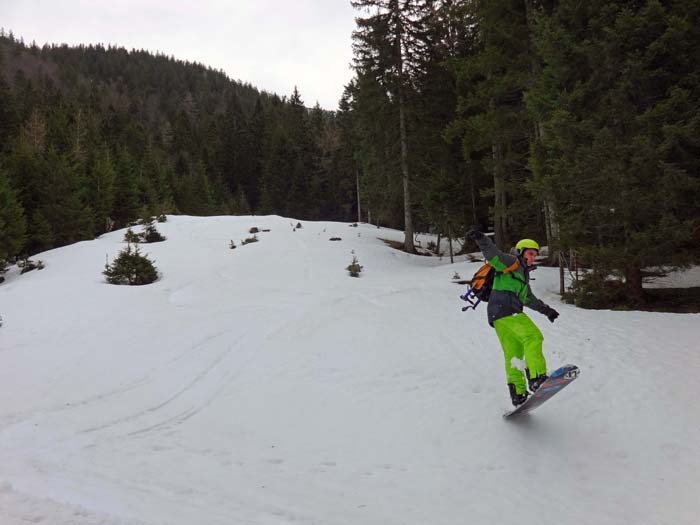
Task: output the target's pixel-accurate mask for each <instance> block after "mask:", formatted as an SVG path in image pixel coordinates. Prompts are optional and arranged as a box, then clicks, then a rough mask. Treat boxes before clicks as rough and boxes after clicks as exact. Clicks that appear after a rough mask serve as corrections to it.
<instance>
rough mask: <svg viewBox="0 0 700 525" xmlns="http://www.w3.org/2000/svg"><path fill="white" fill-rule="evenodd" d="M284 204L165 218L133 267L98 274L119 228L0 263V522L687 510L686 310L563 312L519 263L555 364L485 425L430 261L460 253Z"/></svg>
mask: <svg viewBox="0 0 700 525" xmlns="http://www.w3.org/2000/svg"><path fill="white" fill-rule="evenodd" d="M296 222H297V221H296V220H292V219H285V218H281V217H211V218H193V217H170V218H169V220H168V222H167V223H164V224H159V225H158V227H159V230H160V231H161V232H162V233H163V234H164V235H166V236H167V237H168V240H167V241H166V242H164V243H159V244H151V245H145V246H143V247H142V250H143V251H144V252H145V253H147V254H149V255H150V257H151V258H153V259H155V261H156V265H157V267H158V269H159V271H160V272H161V273H162V277H161V279H160V280H159V281H158V282H156V283H154V284H152V285H149V286H143V287H127V286H112V285H108V284H106V283H105V282H104V280H103V277H102V275H101V271H102V270H103V268H104V264H105V258H106V256H109V258H110V260H111V259H112V258H113V257H114V256H115V255H116V254H117V253H118V251H119V250H120V249H121V248H122V247H123V246H124V245H123V243H122V242H121V241H122V239H123V236H124V230H122V231H117V232H113V233H110V234H107V235H104V236H102V237H101V238H100V239H97V240H95V241H90V242H82V243H79V244H75V245H72V246H68V247H64V248H61V249H56V250H52V251H49V252H46V253H43V254H41V255H39V256H37V258H40V259H42V260H43V261H44V263H45V264H46V269H44V270H41V271H34V272H31V273H28V274H25V275H22V276H20V275H18V273H17V270H16V269H14V270H12V271H10V272H9V273H8V275H7V277H8V280H7V281H6V282H5V283H4V284H3V285H2V286H0V314H1V315H2V316H3V326H2V328H0V395H1V397H0V399H1V403H0V524H2V525H15V524H24V523H27V522H30V523H49V524H57V525H65V524H77V525H86V524H127V525H132V524H166V523H167V524H260V525H280V524H291V523H294V524H320V525H326V524H333V525H335V524H338V525H345V524H347V525H357V524H382V525H393V524H396V525H404V524H421V525H423V524H426V525H440V524H463V523H473V524H506V523H519V524H526V525H527V524H540V523H548V522H549V521H548V520H549V518H548V517H551V516H552V515H555V516H556V522H557V523H561V524H588V523H595V524H597V525H605V524H611V525H612V524H614V525H619V524H635V525H637V524H669V523H673V524H697V523H699V522H700V498H698V494H700V454H699V451H700V450H699V445H698V436H700V408H699V407H698V393H699V392H700V390H699V386H698V379H697V378H698V377H700V352H698V341H699V340H700V322H699V321H700V316H698V315H697V314H661V313H648V312H614V311H586V310H580V309H577V308H574V307H572V306H569V305H565V304H562V303H561V302H560V301H559V298H558V296H557V295H556V291H557V289H558V272H557V270H556V269H550V268H540V269H538V270H537V272H536V273H535V275H534V276H535V278H536V281H535V282H534V283H533V288H534V290H535V293H536V294H538V295H539V296H540V297H541V298H542V299H544V300H545V301H546V302H548V303H550V304H552V305H553V306H555V307H556V308H557V309H558V310H559V311H560V313H561V317H560V318H559V319H558V320H557V322H556V323H555V324H550V323H549V322H548V321H547V320H546V319H545V318H544V317H543V316H541V315H538V314H537V313H535V312H532V317H533V319H534V320H535V322H536V323H537V324H538V325H539V326H540V327H541V329H542V331H543V333H544V335H545V355H546V357H547V358H548V363H549V367H550V369H554V368H556V367H558V366H559V365H562V364H565V363H574V364H577V365H578V366H579V367H580V368H581V376H580V377H579V379H578V380H577V381H576V382H575V383H574V384H573V385H571V386H570V387H569V388H567V389H566V390H564V391H563V392H562V393H560V394H559V395H558V396H557V397H556V398H554V399H552V400H551V401H549V402H548V403H547V404H545V405H543V406H542V407H540V408H538V409H537V410H536V411H535V412H534V413H533V414H531V415H529V416H524V417H522V418H520V419H516V420H512V421H506V420H504V419H503V418H502V417H501V414H502V413H503V412H504V411H505V410H507V409H508V408H509V399H508V394H507V388H506V386H505V377H504V371H503V357H502V353H501V350H500V347H499V344H498V341H497V339H496V336H495V333H494V332H493V330H492V329H491V328H490V327H489V326H488V324H487V323H486V311H485V308H483V307H480V308H479V309H478V310H477V311H476V312H466V313H463V312H461V307H462V304H463V303H462V302H461V301H460V300H459V294H460V293H462V292H463V287H462V286H457V285H455V284H454V283H453V282H452V278H453V276H454V273H455V271H458V272H459V273H460V274H461V275H462V277H463V278H467V277H468V276H470V275H471V273H472V272H473V271H474V270H475V269H476V267H477V266H478V263H467V262H465V261H464V260H462V261H461V262H459V263H458V264H455V265H451V264H449V259H438V258H429V257H418V256H410V255H407V254H404V253H401V252H398V251H395V250H393V249H391V248H389V247H388V246H387V245H386V244H384V243H383V242H382V241H381V240H379V239H378V237H381V238H390V239H395V240H401V239H402V234H401V233H400V232H397V231H392V230H386V229H381V230H380V229H377V228H376V227H373V226H369V225H360V226H359V227H358V228H351V227H349V226H348V225H347V224H340V223H309V222H304V223H303V228H302V229H297V230H296V231H293V225H295V224H296ZM252 226H257V227H259V228H269V229H271V231H270V232H269V233H260V234H258V238H259V239H260V242H258V243H254V244H249V245H246V246H241V245H240V244H241V243H240V241H241V240H242V239H244V238H246V237H248V229H249V228H250V227H252ZM334 236H338V237H341V238H342V241H341V242H329V239H330V237H334ZM230 240H233V241H234V242H235V243H236V244H237V245H238V248H236V249H235V250H230V249H229V241H230ZM353 251H354V255H356V256H357V257H358V259H359V262H360V264H361V265H363V266H364V270H363V272H362V276H361V277H360V278H359V279H355V278H351V277H349V276H348V274H347V272H346V270H345V267H346V266H347V265H348V264H350V262H351V260H352V256H353ZM545 518H547V519H545ZM543 519H545V521H543Z"/></svg>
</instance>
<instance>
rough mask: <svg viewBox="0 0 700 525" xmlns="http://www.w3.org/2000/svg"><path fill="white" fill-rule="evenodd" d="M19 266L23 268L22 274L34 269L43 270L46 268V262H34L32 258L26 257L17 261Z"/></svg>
mask: <svg viewBox="0 0 700 525" xmlns="http://www.w3.org/2000/svg"><path fill="white" fill-rule="evenodd" d="M17 266H18V267H20V268H22V271H21V272H20V274H23V273H27V272H31V271H32V270H43V269H44V262H43V261H37V262H34V261H32V260H31V259H28V258H26V257H25V258H24V259H22V260H20V261H18V262H17Z"/></svg>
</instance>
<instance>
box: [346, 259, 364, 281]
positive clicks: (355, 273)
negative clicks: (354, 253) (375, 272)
mask: <svg viewBox="0 0 700 525" xmlns="http://www.w3.org/2000/svg"><path fill="white" fill-rule="evenodd" d="M346 270H347V271H348V272H349V273H350V277H359V276H360V272H361V271H362V266H360V263H359V261H358V260H357V257H353V258H352V262H351V263H350V265H349V266H348V267H347V268H346Z"/></svg>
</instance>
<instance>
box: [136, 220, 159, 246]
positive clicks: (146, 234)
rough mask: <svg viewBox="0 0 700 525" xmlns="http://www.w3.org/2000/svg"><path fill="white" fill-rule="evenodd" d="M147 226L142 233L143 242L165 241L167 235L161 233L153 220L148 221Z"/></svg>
mask: <svg viewBox="0 0 700 525" xmlns="http://www.w3.org/2000/svg"><path fill="white" fill-rule="evenodd" d="M145 227H146V229H145V230H144V231H143V233H142V234H141V238H142V239H143V242H148V243H151V242H163V241H164V240H165V237H163V236H162V235H161V234H160V232H159V231H158V228H156V225H155V224H154V223H153V221H152V220H151V221H148V223H146V224H145Z"/></svg>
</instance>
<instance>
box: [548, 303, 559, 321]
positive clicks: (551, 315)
mask: <svg viewBox="0 0 700 525" xmlns="http://www.w3.org/2000/svg"><path fill="white" fill-rule="evenodd" d="M544 315H546V316H547V319H549V321H550V322H552V323H553V322H554V320H555V319H556V318H557V317H559V312H557V311H556V310H555V309H554V308H552V307H551V306H548V307H547V311H546V312H545V314H544Z"/></svg>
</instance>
